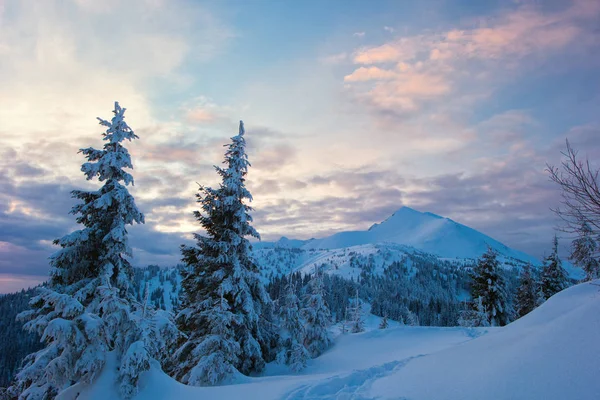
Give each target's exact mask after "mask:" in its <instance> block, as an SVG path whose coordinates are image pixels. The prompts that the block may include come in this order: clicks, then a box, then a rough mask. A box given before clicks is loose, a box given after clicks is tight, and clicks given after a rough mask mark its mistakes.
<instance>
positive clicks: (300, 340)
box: [277, 277, 310, 372]
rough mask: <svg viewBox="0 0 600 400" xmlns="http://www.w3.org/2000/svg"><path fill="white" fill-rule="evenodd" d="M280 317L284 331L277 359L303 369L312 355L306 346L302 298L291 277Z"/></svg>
mask: <svg viewBox="0 0 600 400" xmlns="http://www.w3.org/2000/svg"><path fill="white" fill-rule="evenodd" d="M279 318H280V320H281V330H282V332H281V335H280V351H279V354H278V355H277V359H278V361H279V362H281V363H284V364H286V365H288V366H289V367H290V369H291V370H292V371H294V372H298V371H301V370H302V369H304V368H305V367H306V361H307V360H308V359H309V358H310V355H309V354H308V351H307V350H306V348H305V347H304V336H305V331H304V320H303V318H302V317H301V315H300V300H299V299H298V296H297V295H296V288H295V285H294V283H293V281H292V278H291V277H290V279H289V280H288V282H287V285H286V288H285V294H284V296H283V298H282V299H281V304H280V310H279Z"/></svg>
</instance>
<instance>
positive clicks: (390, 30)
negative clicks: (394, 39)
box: [383, 26, 396, 33]
mask: <svg viewBox="0 0 600 400" xmlns="http://www.w3.org/2000/svg"><path fill="white" fill-rule="evenodd" d="M383 30H384V31H386V32H389V33H393V32H395V31H396V30H395V29H394V28H392V27H391V26H384V27H383Z"/></svg>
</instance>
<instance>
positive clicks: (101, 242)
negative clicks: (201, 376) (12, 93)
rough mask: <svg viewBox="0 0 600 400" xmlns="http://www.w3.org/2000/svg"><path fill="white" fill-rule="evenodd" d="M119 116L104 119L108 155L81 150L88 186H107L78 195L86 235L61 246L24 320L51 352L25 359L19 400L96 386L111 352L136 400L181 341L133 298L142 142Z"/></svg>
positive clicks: (15, 391)
mask: <svg viewBox="0 0 600 400" xmlns="http://www.w3.org/2000/svg"><path fill="white" fill-rule="evenodd" d="M113 113H114V117H113V118H112V120H111V121H106V120H102V119H100V118H98V120H99V121H100V124H101V125H103V126H105V127H106V128H107V129H106V132H105V133H103V139H104V140H105V141H106V142H105V144H104V147H103V149H102V150H96V149H94V148H86V149H81V150H80V152H81V153H83V154H84V156H85V157H86V158H87V160H88V162H86V163H84V164H83V165H82V167H81V170H82V171H83V173H84V174H85V176H86V178H87V179H88V180H92V179H94V178H97V179H98V180H99V181H100V182H104V185H103V186H102V187H101V188H100V190H97V191H82V190H75V191H73V192H72V196H73V197H74V198H75V199H77V200H79V202H78V203H77V204H76V205H75V206H74V207H73V208H72V210H71V214H74V215H76V216H77V217H76V221H77V223H78V224H80V225H82V228H81V229H79V230H76V231H74V232H72V233H70V234H68V235H66V236H64V237H62V238H61V239H57V240H55V241H54V243H55V244H57V245H59V246H60V247H61V249H60V250H58V251H57V252H56V253H54V254H53V255H52V256H51V257H50V265H51V271H50V281H49V283H48V286H47V287H42V288H41V289H39V294H38V295H37V296H35V297H33V298H32V300H31V302H30V305H31V306H32V309H31V310H29V311H25V312H23V313H22V314H21V315H20V318H21V319H22V320H24V321H26V323H25V325H24V327H25V329H27V330H29V331H31V332H36V333H37V334H39V335H40V336H41V337H42V340H43V341H44V342H45V343H46V347H45V348H44V349H42V350H40V351H38V352H36V353H33V354H31V355H30V356H28V357H27V358H26V359H25V361H24V367H23V369H22V370H21V371H20V372H19V373H18V374H17V377H16V382H15V384H14V385H13V386H12V387H11V388H10V389H9V392H10V393H11V395H13V396H18V397H19V399H46V398H54V397H55V396H57V395H58V394H59V393H60V392H62V391H64V390H66V389H68V388H69V387H71V386H73V385H83V384H89V383H92V382H93V381H94V380H95V378H96V377H97V376H98V374H99V373H100V371H101V370H102V368H103V367H104V365H105V363H106V360H107V357H108V355H107V354H108V353H109V352H110V353H111V356H112V357H116V360H117V365H118V372H117V373H116V375H117V380H118V382H117V383H116V384H118V385H119V388H120V392H121V395H122V397H124V398H130V397H132V396H133V395H135V393H136V392H137V381H138V378H139V375H140V374H141V372H143V371H145V370H147V369H148V368H149V367H150V363H151V361H152V359H153V357H155V356H157V355H158V352H159V351H161V350H162V349H160V348H159V347H160V344H161V343H162V341H160V342H156V340H157V339H159V338H162V337H164V336H163V334H164V335H166V336H167V337H173V335H175V331H174V330H172V329H171V328H174V326H173V325H170V324H169V322H168V318H167V319H166V320H165V319H164V318H162V317H164V316H161V318H158V319H160V321H162V322H159V323H147V322H148V316H147V315H143V312H142V307H141V306H140V305H139V303H136V302H135V298H134V296H133V294H132V292H131V291H130V286H131V281H130V280H131V276H132V267H131V264H130V262H129V260H128V258H129V257H131V253H132V251H131V248H130V247H129V244H128V238H127V229H126V226H127V225H132V224H134V223H144V216H143V214H142V213H141V212H140V211H139V210H138V208H137V206H136V205H135V201H134V198H133V196H131V194H130V193H129V191H128V190H127V185H133V177H132V176H131V174H129V173H128V172H127V171H125V168H130V169H131V168H133V165H132V163H131V158H130V156H129V152H128V151H127V149H126V148H125V147H123V145H122V142H123V141H124V140H129V141H131V140H133V139H137V138H138V137H137V136H136V135H135V134H134V132H133V131H132V130H131V128H129V126H128V125H127V123H126V122H125V120H124V113H125V109H124V108H121V107H120V106H119V104H118V103H115V109H114V111H113ZM155 316H156V315H155V314H153V315H152V318H154V317H155ZM152 331H153V332H152Z"/></svg>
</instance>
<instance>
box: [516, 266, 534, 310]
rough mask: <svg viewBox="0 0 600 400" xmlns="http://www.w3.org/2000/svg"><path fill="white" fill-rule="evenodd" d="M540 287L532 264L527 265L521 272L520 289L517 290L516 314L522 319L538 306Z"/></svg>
mask: <svg viewBox="0 0 600 400" xmlns="http://www.w3.org/2000/svg"><path fill="white" fill-rule="evenodd" d="M537 293H538V285H537V283H536V281H535V279H534V277H533V274H532V271H531V264H527V265H525V266H524V267H523V270H522V271H521V276H520V279H519V288H518V289H517V298H516V310H515V311H516V313H517V316H518V317H519V318H520V317H522V316H524V315H526V314H529V313H530V312H531V311H533V309H534V308H535V307H536V306H537V304H536V303H537V296H538V294H537Z"/></svg>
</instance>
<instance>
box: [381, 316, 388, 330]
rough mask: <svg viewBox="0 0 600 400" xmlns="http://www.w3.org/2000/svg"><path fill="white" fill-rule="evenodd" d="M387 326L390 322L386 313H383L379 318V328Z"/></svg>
mask: <svg viewBox="0 0 600 400" xmlns="http://www.w3.org/2000/svg"><path fill="white" fill-rule="evenodd" d="M388 326H390V324H389V322H388V318H387V315H384V316H383V318H382V319H381V322H380V323H379V329H387V328H388Z"/></svg>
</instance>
